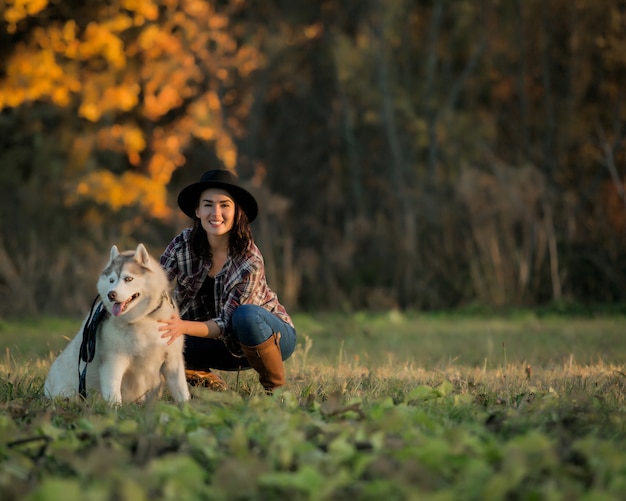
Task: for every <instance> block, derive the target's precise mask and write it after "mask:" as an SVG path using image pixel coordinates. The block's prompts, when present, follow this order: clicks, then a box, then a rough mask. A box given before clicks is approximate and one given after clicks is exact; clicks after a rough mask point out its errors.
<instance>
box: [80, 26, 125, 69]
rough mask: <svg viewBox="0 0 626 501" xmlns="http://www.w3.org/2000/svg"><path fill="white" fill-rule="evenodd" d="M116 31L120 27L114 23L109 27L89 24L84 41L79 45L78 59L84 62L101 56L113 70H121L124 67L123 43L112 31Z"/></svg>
mask: <svg viewBox="0 0 626 501" xmlns="http://www.w3.org/2000/svg"><path fill="white" fill-rule="evenodd" d="M118 29H120V26H118V23H116V22H113V23H112V26H110V27H106V26H103V25H100V24H98V23H95V22H91V23H89V24H88V25H87V29H86V30H85V39H84V41H83V43H81V44H80V50H79V56H80V58H81V59H82V60H85V61H86V60H89V59H93V58H95V57H96V56H102V57H104V58H105V59H106V60H107V61H108V62H109V63H110V64H111V66H113V68H117V69H121V68H123V67H124V66H125V65H126V55H125V54H124V43H123V42H122V40H121V39H120V38H119V37H117V36H116V35H115V34H114V33H113V31H112V30H118Z"/></svg>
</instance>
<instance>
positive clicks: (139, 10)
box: [121, 0, 159, 25]
mask: <svg viewBox="0 0 626 501" xmlns="http://www.w3.org/2000/svg"><path fill="white" fill-rule="evenodd" d="M121 5H122V8H124V9H126V10H128V11H130V12H133V13H135V25H140V24H143V22H144V18H145V19H147V20H149V21H155V20H156V19H157V18H158V17H159V8H158V6H156V5H155V4H154V3H153V2H151V1H150V0H122V2H121Z"/></svg>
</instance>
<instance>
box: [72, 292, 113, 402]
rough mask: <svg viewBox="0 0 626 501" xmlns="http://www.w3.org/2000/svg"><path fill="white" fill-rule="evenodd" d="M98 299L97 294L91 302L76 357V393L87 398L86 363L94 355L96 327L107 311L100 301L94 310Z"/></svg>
mask: <svg viewBox="0 0 626 501" xmlns="http://www.w3.org/2000/svg"><path fill="white" fill-rule="evenodd" d="M98 299H100V296H99V295H98V296H96V297H95V299H94V300H93V303H92V304H91V310H89V317H87V321H86V322H85V327H84V328H83V341H82V343H81V344H80V352H79V357H78V394H79V395H80V396H81V397H83V398H87V364H89V362H91V361H92V360H93V357H94V356H95V355H96V336H97V334H98V328H99V327H100V323H101V322H102V320H103V319H104V317H105V315H106V313H107V311H106V310H105V309H104V304H103V303H102V302H100V304H99V305H98V306H97V307H96V308H95V311H94V307H95V306H96V303H97V302H98ZM81 361H83V362H85V366H84V367H83V370H82V371H81V370H80V362H81Z"/></svg>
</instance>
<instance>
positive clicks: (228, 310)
mask: <svg viewBox="0 0 626 501" xmlns="http://www.w3.org/2000/svg"><path fill="white" fill-rule="evenodd" d="M190 238H191V228H187V229H185V230H183V231H182V232H181V233H180V234H179V235H177V236H176V237H175V238H174V239H173V240H172V241H171V242H170V244H169V245H168V246H167V248H166V249H165V252H163V255H162V256H161V266H162V267H163V269H164V270H165V272H166V273H167V276H168V278H169V280H170V281H173V280H176V287H175V291H174V296H175V298H176V302H177V303H178V306H179V308H180V316H181V318H183V319H185V320H195V321H202V322H204V321H207V320H213V321H215V323H216V324H217V325H218V326H219V328H220V329H221V331H222V333H221V335H220V339H222V340H223V341H224V343H226V346H227V347H228V348H229V350H230V351H231V352H232V353H233V355H236V356H243V352H242V351H241V347H240V345H239V342H238V341H237V340H236V339H233V338H234V336H232V332H231V328H230V326H231V317H232V314H233V312H234V311H235V309H236V308H237V307H238V306H239V305H240V304H256V305H258V306H261V307H263V308H265V309H266V310H268V311H269V312H271V313H273V314H274V315H276V316H277V317H278V318H280V319H281V320H283V321H284V322H287V323H288V324H289V325H291V326H293V322H292V320H291V317H290V316H289V314H288V313H287V310H286V309H285V307H284V306H283V305H282V304H280V302H279V301H278V297H277V296H276V294H275V293H274V292H273V291H272V290H271V289H270V288H269V286H268V285H267V280H266V279H265V265H264V263H263V256H262V255H261V251H259V249H258V247H257V246H256V245H255V244H254V243H253V242H250V245H249V247H248V250H247V251H246V253H245V255H244V256H243V257H242V258H240V259H237V260H234V259H231V258H230V256H229V257H228V259H227V260H226V263H225V264H224V267H223V268H222V269H221V270H220V272H219V273H218V274H217V275H216V276H215V311H216V312H217V317H215V318H209V317H210V313H209V311H207V308H206V306H205V305H204V304H203V302H202V298H200V297H199V296H200V295H199V294H198V292H199V291H200V288H201V287H202V283H203V282H204V280H205V279H206V277H207V275H208V273H209V270H210V269H211V262H210V261H209V260H206V259H203V258H198V257H196V258H194V257H192V253H191V242H190Z"/></svg>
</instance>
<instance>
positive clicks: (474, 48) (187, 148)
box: [0, 0, 626, 316]
mask: <svg viewBox="0 0 626 501" xmlns="http://www.w3.org/2000/svg"><path fill="white" fill-rule="evenodd" d="M0 11H1V14H0V180H1V182H0V190H1V191H0V195H1V196H0V315H3V316H27V315H36V314H54V315H74V314H77V315H78V314H81V315H82V314H84V312H85V311H87V309H88V307H89V305H90V302H91V300H92V298H93V296H94V295H95V281H96V278H97V275H98V274H99V272H100V269H101V268H102V266H103V265H104V263H105V262H106V259H107V257H108V252H109V249H110V247H111V245H113V244H117V245H118V246H119V247H120V248H134V246H136V244H137V243H138V242H144V243H145V244H146V245H147V246H148V248H149V249H150V251H151V252H152V253H153V254H154V255H156V256H158V255H160V252H161V251H162V249H163V248H164V247H165V245H166V244H167V243H168V242H169V240H170V239H171V238H172V237H173V236H174V235H175V234H176V233H177V232H178V231H179V230H180V229H182V228H183V227H185V226H187V225H188V224H189V221H188V220H187V219H186V218H185V216H183V215H182V214H181V213H180V211H179V210H178V209H177V206H176V195H177V193H178V191H179V190H180V188H181V187H182V186H184V185H186V184H188V183H190V182H193V181H195V180H197V179H198V178H199V176H200V174H201V173H202V172H203V171H205V170H207V169H209V168H214V167H217V166H225V167H226V168H229V169H232V170H234V171H236V172H237V173H238V175H239V177H240V179H241V180H242V182H243V183H244V184H245V185H246V186H247V187H248V188H249V189H250V190H251V191H252V192H253V193H254V194H255V196H256V197H257V198H258V200H259V203H260V206H261V212H260V216H259V218H258V220H257V221H256V222H255V223H254V225H253V230H254V233H255V237H256V240H257V243H258V244H259V246H260V248H261V249H262V251H263V253H264V256H265V259H266V265H267V274H268V278H269V280H270V284H271V285H272V287H273V288H274V289H275V290H276V291H277V292H278V293H279V295H280V297H281V300H282V301H283V302H284V303H285V304H286V305H287V306H288V307H289V308H291V309H294V310H295V309H301V310H320V309H332V310H340V311H347V310H358V309H369V310H384V309H390V308H400V309H415V310H435V309H449V308H459V307H468V306H469V305H479V306H487V307H517V306H524V307H528V306H530V307H535V306H538V305H546V304H555V303H556V304H587V303H597V302H600V303H605V304H610V303H615V304H618V303H620V302H623V301H624V300H625V299H626V259H624V254H625V252H626V240H625V231H624V230H625V229H626V190H625V185H624V176H625V175H626V141H625V139H626V99H625V98H626V96H625V93H626V1H622V0H613V1H603V2H597V1H596V0H506V1H504V0H454V1H451V0H414V1H408V0H387V1H385V0H378V1H376V0H368V1H358V0H354V1H347V0H346V1H340V0H324V1H319V0H316V1H311V0H302V1H299V2H287V1H243V0H223V1H204V0H162V1H156V0H155V1H152V0H114V1H112V2H106V5H105V2H100V1H96V0H80V1H78V0H67V1H63V0H0Z"/></svg>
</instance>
